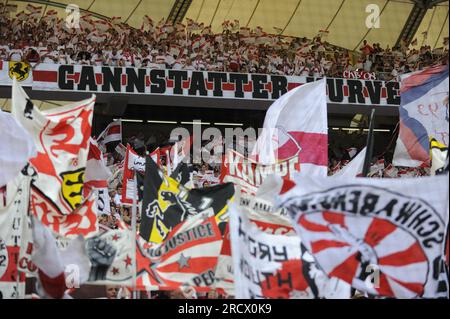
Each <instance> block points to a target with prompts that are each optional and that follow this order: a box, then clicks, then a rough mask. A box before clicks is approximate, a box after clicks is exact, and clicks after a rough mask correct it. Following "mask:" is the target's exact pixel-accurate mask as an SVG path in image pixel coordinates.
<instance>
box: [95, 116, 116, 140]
mask: <svg viewBox="0 0 450 319" xmlns="http://www.w3.org/2000/svg"><path fill="white" fill-rule="evenodd" d="M117 141H119V142H121V141H122V121H121V120H117V121H114V122H111V123H109V124H108V126H107V127H106V129H105V130H104V131H103V132H102V133H100V135H99V136H98V138H97V142H98V143H99V144H103V145H104V144H107V143H110V142H117Z"/></svg>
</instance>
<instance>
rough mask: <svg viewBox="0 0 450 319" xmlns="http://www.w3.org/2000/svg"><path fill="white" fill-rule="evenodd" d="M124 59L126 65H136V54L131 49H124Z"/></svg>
mask: <svg viewBox="0 0 450 319" xmlns="http://www.w3.org/2000/svg"><path fill="white" fill-rule="evenodd" d="M122 61H123V65H124V66H134V56H133V53H131V51H130V50H129V49H127V48H126V49H124V50H123V53H122Z"/></svg>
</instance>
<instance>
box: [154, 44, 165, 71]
mask: <svg viewBox="0 0 450 319" xmlns="http://www.w3.org/2000/svg"><path fill="white" fill-rule="evenodd" d="M156 63H157V64H159V68H160V69H165V68H166V56H165V54H164V53H163V51H162V50H161V49H159V51H158V55H157V56H156Z"/></svg>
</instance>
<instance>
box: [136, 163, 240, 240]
mask: <svg viewBox="0 0 450 319" xmlns="http://www.w3.org/2000/svg"><path fill="white" fill-rule="evenodd" d="M233 195H234V187H233V185H232V184H231V183H226V184H222V185H216V186H212V187H207V188H200V189H188V188H186V187H185V186H184V185H182V184H180V183H179V182H177V181H176V180H175V179H173V178H171V177H169V176H165V175H163V173H162V172H161V171H160V170H159V169H158V167H157V166H156V164H155V163H154V162H153V160H152V159H151V158H150V157H147V158H146V169H145V179H144V198H143V201H142V210H141V225H140V235H141V236H142V237H143V238H144V239H146V240H147V241H150V242H153V243H161V241H162V240H164V238H166V237H167V235H168V234H169V232H170V231H171V230H172V229H173V228H174V227H175V226H176V225H178V224H179V223H180V222H182V221H184V220H185V219H187V218H188V217H189V216H192V215H197V214H201V213H204V212H209V211H211V212H212V213H213V214H214V215H215V216H216V219H217V222H218V224H219V227H220V229H221V230H222V231H224V230H225V224H226V221H227V220H228V214H227V213H228V203H227V202H228V200H230V199H231V198H232V196H233Z"/></svg>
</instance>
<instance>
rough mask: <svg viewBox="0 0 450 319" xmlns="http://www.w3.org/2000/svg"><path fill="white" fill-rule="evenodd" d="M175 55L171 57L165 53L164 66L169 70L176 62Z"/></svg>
mask: <svg viewBox="0 0 450 319" xmlns="http://www.w3.org/2000/svg"><path fill="white" fill-rule="evenodd" d="M175 57H176V55H175V56H172V55H171V54H169V53H167V54H166V56H165V60H166V64H167V65H168V66H169V67H171V68H173V65H174V64H175V62H176V58H175Z"/></svg>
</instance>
